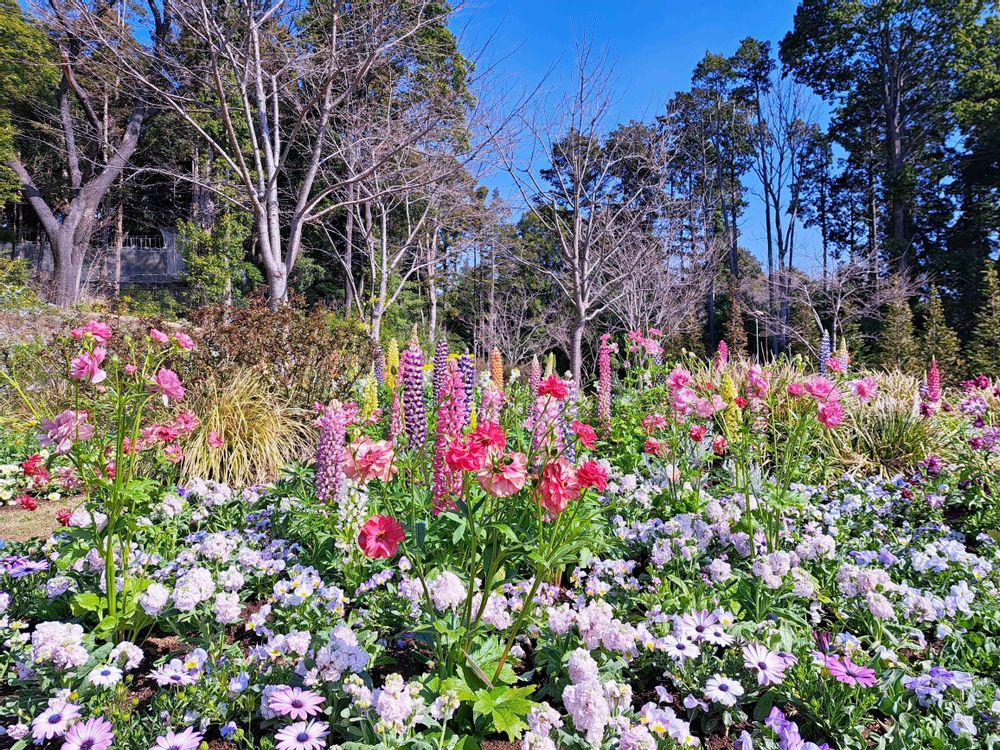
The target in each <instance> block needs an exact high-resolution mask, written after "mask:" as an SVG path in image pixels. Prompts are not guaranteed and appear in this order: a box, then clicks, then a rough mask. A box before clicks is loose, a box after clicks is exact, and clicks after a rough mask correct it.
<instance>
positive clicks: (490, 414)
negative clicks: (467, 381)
mask: <svg viewBox="0 0 1000 750" xmlns="http://www.w3.org/2000/svg"><path fill="white" fill-rule="evenodd" d="M503 399H504V395H503V391H501V390H500V389H499V388H497V387H496V386H495V385H493V381H492V380H490V381H488V382H487V383H486V385H485V386H483V391H482V406H481V408H480V412H481V413H480V414H479V419H480V420H482V421H483V422H493V423H495V424H500V410H501V408H503Z"/></svg>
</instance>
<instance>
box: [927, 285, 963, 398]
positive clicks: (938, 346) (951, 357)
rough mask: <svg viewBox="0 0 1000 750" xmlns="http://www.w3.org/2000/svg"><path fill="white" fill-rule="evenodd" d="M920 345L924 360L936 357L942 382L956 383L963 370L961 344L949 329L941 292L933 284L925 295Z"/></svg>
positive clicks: (956, 335)
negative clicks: (925, 305) (925, 302)
mask: <svg viewBox="0 0 1000 750" xmlns="http://www.w3.org/2000/svg"><path fill="white" fill-rule="evenodd" d="M920 345H921V355H922V357H923V359H924V362H930V360H931V359H937V362H938V365H939V367H940V369H941V380H942V382H943V383H944V384H945V385H957V384H958V381H959V380H961V374H962V371H963V365H962V345H961V342H960V341H959V340H958V334H956V333H955V331H953V330H952V329H951V327H950V326H949V325H948V321H947V320H946V319H945V315H944V307H943V305H942V304H941V293H940V291H938V288H937V286H935V285H933V284H932V285H931V288H930V293H929V294H928V296H927V309H926V311H925V313H924V325H923V332H922V333H921V335H920Z"/></svg>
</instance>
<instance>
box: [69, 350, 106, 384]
mask: <svg viewBox="0 0 1000 750" xmlns="http://www.w3.org/2000/svg"><path fill="white" fill-rule="evenodd" d="M107 353H108V350H107V349H105V348H104V347H103V346H98V347H95V348H94V351H92V352H83V353H82V354H80V355H79V356H78V357H74V358H73V361H72V362H70V370H69V376H70V377H71V378H73V380H87V381H90V382H91V383H93V384H94V385H97V384H98V383H100V382H102V381H103V380H104V379H105V378H106V377H107V376H108V373H106V372H105V371H104V370H103V369H101V363H103V362H104V358H105V357H106V356H107Z"/></svg>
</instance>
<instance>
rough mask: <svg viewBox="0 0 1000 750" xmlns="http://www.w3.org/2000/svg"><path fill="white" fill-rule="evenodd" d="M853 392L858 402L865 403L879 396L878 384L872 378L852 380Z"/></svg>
mask: <svg viewBox="0 0 1000 750" xmlns="http://www.w3.org/2000/svg"><path fill="white" fill-rule="evenodd" d="M851 391H853V393H854V395H855V396H856V397H857V399H858V401H861V402H865V401H868V400H869V399H871V398H874V397H875V396H876V395H877V394H878V384H877V383H876V382H875V381H874V380H873V379H872V378H860V379H859V380H852V381H851Z"/></svg>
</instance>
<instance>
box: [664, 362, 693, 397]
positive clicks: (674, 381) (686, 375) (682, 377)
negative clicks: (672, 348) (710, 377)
mask: <svg viewBox="0 0 1000 750" xmlns="http://www.w3.org/2000/svg"><path fill="white" fill-rule="evenodd" d="M690 382H691V373H690V372H688V371H687V370H685V369H684V368H683V367H680V366H678V367H675V368H674V369H673V370H672V371H671V372H670V374H669V375H667V387H668V388H670V390H672V391H674V390H677V389H678V388H683V387H684V386H686V385H687V384H688V383H690Z"/></svg>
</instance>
